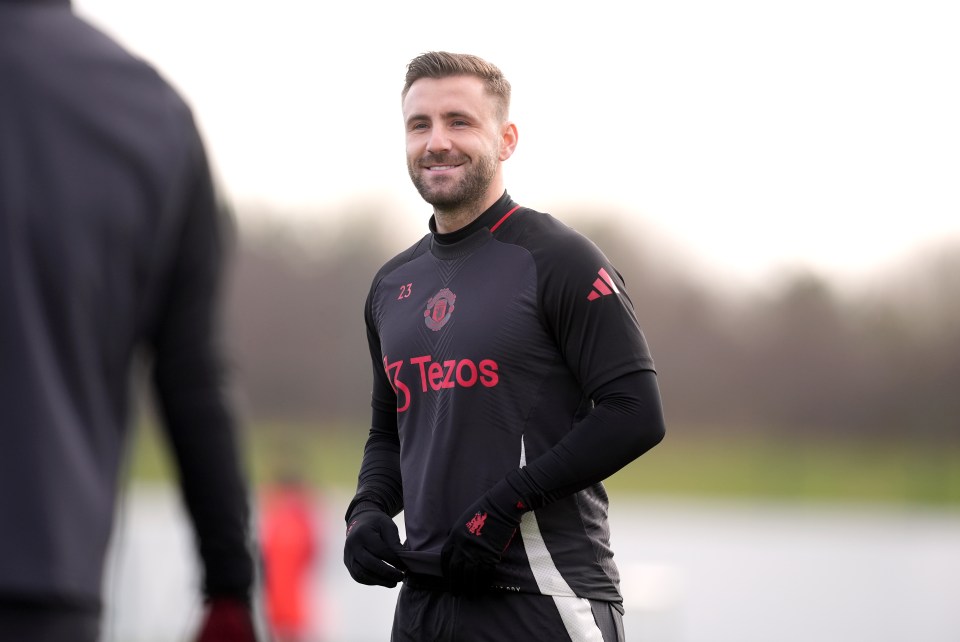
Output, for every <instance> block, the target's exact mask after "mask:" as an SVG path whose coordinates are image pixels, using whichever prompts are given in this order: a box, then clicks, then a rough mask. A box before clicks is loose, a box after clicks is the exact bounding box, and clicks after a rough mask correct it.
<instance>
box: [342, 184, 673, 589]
mask: <svg viewBox="0 0 960 642" xmlns="http://www.w3.org/2000/svg"><path fill="white" fill-rule="evenodd" d="M366 324H367V335H368V339H369V344H370V355H371V358H372V361H373V373H374V382H373V400H372V403H373V421H372V427H371V430H370V435H369V437H368V441H367V445H366V449H365V452H364V457H363V462H362V465H361V470H360V475H359V484H358V491H357V494H356V496H355V498H354V500H353V501H352V502H351V505H350V507H349V508H348V511H347V516H348V518H349V516H350V514H351V512H352V511H354V510H356V511H360V510H364V509H366V508H369V507H374V506H375V507H376V508H378V509H379V510H383V511H385V512H387V513H388V514H390V515H396V514H397V513H399V512H400V511H401V510H402V511H404V524H405V527H406V536H407V541H406V546H407V547H408V548H409V549H410V550H411V551H418V552H425V553H428V554H429V553H430V552H439V550H440V549H441V548H442V546H443V543H444V541H445V539H446V537H447V534H448V533H449V531H450V529H451V528H453V527H454V526H455V524H454V520H456V519H457V518H458V517H459V516H460V515H461V514H462V513H463V512H464V511H465V510H466V509H467V507H468V506H470V505H471V504H472V503H473V502H474V501H475V500H476V499H477V498H479V497H480V496H481V495H482V494H483V493H484V492H486V491H487V490H488V489H489V488H490V487H492V486H493V485H494V484H496V483H497V482H498V481H499V480H501V479H502V478H503V477H504V476H505V475H507V473H509V472H510V471H511V470H516V469H517V468H519V467H524V471H525V472H524V474H525V475H526V479H527V481H528V483H529V484H530V485H531V486H532V487H534V488H535V489H537V496H536V497H533V498H529V500H530V501H531V503H532V507H533V508H535V509H536V510H534V511H532V512H530V513H527V514H525V515H524V516H523V520H522V522H521V526H520V529H519V535H520V536H519V537H517V538H514V541H513V542H512V543H511V544H510V546H509V548H508V549H507V551H506V552H505V554H504V558H503V561H502V563H501V564H500V565H499V566H498V568H497V576H496V578H495V584H496V585H497V586H499V587H502V588H506V589H508V590H515V591H524V592H533V593H542V594H546V595H561V596H577V597H581V598H591V599H600V600H608V601H613V602H619V601H620V599H621V598H620V594H619V576H618V572H617V569H616V566H615V564H614V562H613V552H612V550H611V548H610V538H609V527H608V520H607V495H606V492H605V490H604V488H603V485H602V483H601V482H602V480H603V479H604V478H606V477H607V476H609V475H610V474H612V473H614V472H615V471H616V470H618V469H619V468H621V467H623V466H624V465H626V464H627V463H629V462H630V461H632V460H633V459H635V458H636V457H638V456H639V455H640V454H642V453H643V452H645V451H646V450H647V449H649V448H651V447H652V446H654V445H655V444H656V443H658V442H659V441H660V439H661V438H662V437H663V432H664V425H663V416H662V411H661V407H660V397H659V391H658V389H657V385H656V376H655V373H654V363H653V359H652V357H651V356H650V352H649V350H648V347H647V342H646V340H645V339H644V336H643V333H642V332H641V329H640V326H639V323H638V321H637V317H636V315H635V312H634V308H633V304H632V303H631V301H630V299H629V298H628V297H627V294H626V292H625V288H624V284H623V281H622V279H621V277H620V275H619V274H618V273H617V272H616V270H615V269H614V268H613V266H612V265H611V264H610V262H609V261H608V259H607V258H606V257H605V256H604V255H603V253H602V252H601V251H600V250H599V249H598V248H597V247H596V246H595V245H594V244H593V243H592V242H590V241H589V240H588V239H586V238H585V237H584V236H582V235H580V234H579V233H577V232H575V231H574V230H573V229H571V228H570V227H568V226H566V225H564V224H563V223H561V222H560V221H558V220H557V219H555V218H554V217H552V216H550V215H549V214H544V213H540V212H536V211H534V210H532V209H529V208H525V207H520V206H518V205H517V204H516V203H515V202H513V201H512V200H511V199H510V197H509V195H507V194H506V193H504V195H503V196H502V197H501V199H500V200H499V201H498V202H497V203H495V204H494V205H493V206H492V207H491V208H490V209H488V210H487V211H486V212H484V213H483V214H482V215H481V216H480V217H479V218H478V219H477V220H475V221H474V222H473V223H471V224H470V225H468V226H467V227H465V228H463V229H462V230H458V231H457V232H454V233H452V234H437V233H435V230H434V233H431V234H427V235H426V236H425V237H424V238H423V239H421V240H420V241H419V242H417V243H416V244H415V245H413V246H412V247H411V248H410V249H408V250H406V251H404V252H402V253H401V254H399V255H398V256H396V257H395V258H393V259H391V260H390V261H388V262H387V263H386V264H385V265H384V266H383V267H382V268H381V270H380V271H379V272H378V274H377V275H376V276H375V278H374V281H373V284H372V287H371V289H370V293H369V296H368V299H367V305H366ZM461 526H462V525H461Z"/></svg>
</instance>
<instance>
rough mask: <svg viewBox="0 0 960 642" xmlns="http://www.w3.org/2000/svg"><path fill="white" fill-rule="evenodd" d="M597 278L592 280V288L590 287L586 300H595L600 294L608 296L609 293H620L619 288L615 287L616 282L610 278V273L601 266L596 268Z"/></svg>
mask: <svg viewBox="0 0 960 642" xmlns="http://www.w3.org/2000/svg"><path fill="white" fill-rule="evenodd" d="M597 274H598V275H599V276H598V277H597V280H596V281H594V282H593V288H591V290H590V293H589V294H588V295H587V301H595V300H597V299H599V298H600V297H602V296H609V295H611V294H620V290H618V289H617V284H616V283H614V282H613V279H611V278H610V275H609V274H608V273H607V271H606V270H605V269H603V268H600V269H599V270H597Z"/></svg>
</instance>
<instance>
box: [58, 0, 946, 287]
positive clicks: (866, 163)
mask: <svg viewBox="0 0 960 642" xmlns="http://www.w3.org/2000/svg"><path fill="white" fill-rule="evenodd" d="M74 6H75V8H76V10H77V12H78V13H80V14H81V15H84V16H85V17H88V18H89V19H91V21H93V22H94V23H95V24H97V25H98V26H100V27H101V28H104V29H105V30H106V31H108V32H110V33H112V34H113V35H115V36H117V37H119V38H120V39H121V40H122V41H123V42H125V43H126V44H127V45H129V46H130V47H132V48H133V49H134V50H135V51H136V52H138V53H140V54H142V55H144V56H145V57H147V58H148V59H150V60H151V61H153V62H154V63H155V64H156V66H157V67H158V68H159V69H160V70H161V72H162V73H164V74H165V75H166V76H167V77H168V78H169V79H170V80H171V81H173V82H174V84H175V85H176V86H178V87H179V88H180V89H181V90H182V92H183V93H184V94H185V96H186V97H187V99H188V100H189V101H190V103H191V104H192V105H193V107H194V110H195V112H196V115H197V118H198V120H199V121H200V124H201V127H202V129H203V131H204V134H205V136H206V138H207V140H208V143H209V145H210V148H211V155H212V156H213V158H214V161H215V163H216V165H217V168H218V171H219V173H220V174H221V176H222V178H223V180H224V182H225V184H226V186H227V188H228V190H229V192H230V195H231V197H232V198H233V200H234V201H237V202H239V203H261V204H266V205H273V206H276V207H277V208H279V209H280V210H282V211H285V212H288V213H289V214H288V215H287V216H288V219H287V220H289V221H291V222H296V221H297V220H298V217H302V216H304V215H305V214H304V212H306V213H309V214H310V215H312V216H316V212H317V211H319V210H320V209H322V210H323V211H329V212H331V213H333V214H332V215H336V213H337V212H339V211H344V210H345V209H347V208H346V207H345V204H349V203H351V202H355V201H358V200H364V201H369V200H371V199H379V198H385V199H390V201H391V202H392V203H395V205H394V208H393V210H394V211H391V212H385V213H384V216H385V219H392V220H393V221H395V222H396V223H397V225H398V230H402V232H400V233H403V234H407V235H409V238H410V239H411V240H412V239H413V238H415V237H416V236H417V235H418V234H419V233H421V232H422V231H423V230H424V229H425V226H424V221H425V218H426V216H427V215H428V214H429V210H428V208H426V206H425V205H424V204H423V203H422V201H420V199H419V197H418V196H417V194H416V192H415V191H414V189H413V187H412V186H411V185H410V183H409V179H408V177H407V175H406V169H405V164H404V151H403V145H404V141H403V129H402V122H401V116H400V102H399V92H400V88H401V86H402V79H403V73H404V71H405V65H406V63H407V62H408V61H409V60H410V59H411V58H412V57H414V56H416V55H417V54H419V53H421V52H423V51H427V50H431V49H446V50H450V51H464V52H470V53H476V54H478V55H481V56H483V57H485V58H488V59H489V60H491V61H492V62H494V63H496V64H498V65H499V66H500V67H501V68H502V69H503V70H504V72H505V73H506V75H507V77H508V78H509V79H510V80H511V82H512V84H513V86H514V103H513V109H512V114H511V116H512V118H513V120H514V121H515V122H516V123H517V125H518V128H519V132H520V143H519V146H518V149H517V152H516V154H515V155H514V157H513V158H511V159H510V160H508V161H507V166H506V177H507V189H508V190H509V191H510V193H511V195H513V196H514V197H515V198H516V199H517V200H518V201H520V202H521V203H522V204H524V205H529V206H530V207H534V208H536V209H541V210H547V211H550V210H555V209H558V208H559V207H561V206H563V207H564V209H565V210H569V209H570V208H571V206H576V209H577V211H582V212H583V215H584V216H588V215H590V214H591V213H596V215H603V216H607V215H608V212H610V211H617V212H620V213H621V216H622V217H623V218H624V219H626V220H633V221H636V222H637V223H638V225H641V226H643V227H644V229H650V230H654V231H656V232H657V233H659V234H664V235H666V236H667V237H668V238H670V239H672V240H673V241H674V242H676V243H677V244H678V245H680V246H682V247H683V248H685V249H686V251H687V252H689V253H690V255H691V256H696V257H699V259H698V260H699V261H701V263H702V264H704V265H707V266H709V267H710V268H711V269H714V270H717V271H718V272H719V273H726V274H729V275H731V276H742V277H746V278H754V277H756V276H757V275H761V274H766V273H769V272H771V271H774V270H777V269H779V268H781V267H783V266H792V265H809V266H811V267H814V268H816V269H821V270H827V271H830V272H832V273H834V274H838V275H856V274H861V273H864V272H868V271H870V270H872V269H874V268H876V267H878V266H883V265H886V264H887V263H889V262H890V261H893V260H896V259H898V258H899V257H902V256H903V255H905V254H906V253H908V252H910V251H911V250H913V249H914V248H916V247H919V246H922V245H924V244H926V243H929V242H931V241H936V240H938V239H940V240H942V239H945V238H948V237H960V117H958V116H957V114H960V37H958V34H960V3H957V2H954V1H952V0H943V1H936V0H911V1H909V2H908V1H899V0H898V1H890V2H883V1H873V2H870V1H866V0H805V1H803V2H799V1H797V2H788V1H779V2H770V1H769V0H754V1H750V0H737V1H733V2H715V1H711V0H671V1H668V0H659V1H656V2H641V3H624V2H621V1H619V0H617V1H612V0H594V1H592V2H584V3H577V4H572V3H564V2H540V1H524V0H509V1H506V0H503V1H501V0H494V1H492V2H480V3H449V4H447V3H433V4H423V3H412V4H411V3H397V2H389V1H386V0H373V1H370V2H338V3H319V2H308V1H307V0H271V1H270V2H266V1H264V2H245V1H243V0H232V1H228V0H164V1H160V0H74ZM628 7H629V10H628ZM297 212H300V214H297ZM414 228H415V229H414Z"/></svg>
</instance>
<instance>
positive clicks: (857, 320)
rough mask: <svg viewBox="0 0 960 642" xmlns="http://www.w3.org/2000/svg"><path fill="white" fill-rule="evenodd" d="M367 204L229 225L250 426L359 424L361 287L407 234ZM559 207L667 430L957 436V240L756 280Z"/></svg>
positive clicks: (365, 401) (363, 363)
mask: <svg viewBox="0 0 960 642" xmlns="http://www.w3.org/2000/svg"><path fill="white" fill-rule="evenodd" d="M377 209H378V208H376V207H373V206H370V207H368V208H367V209H366V210H363V209H362V208H361V209H359V210H358V211H357V212H354V213H352V215H351V216H349V217H347V218H346V220H348V221H349V222H347V223H344V224H342V225H341V226H340V227H338V228H335V229H333V230H330V229H324V230H322V231H321V228H319V227H318V228H317V230H315V231H314V232H313V233H309V232H305V231H303V230H293V229H290V228H283V227H279V226H277V227H275V228H272V229H270V230H267V231H265V230H264V229H263V228H261V229H258V230H255V231H249V230H248V231H242V230H243V228H241V233H240V234H239V236H238V243H237V245H236V252H235V254H234V257H233V262H232V263H231V266H230V270H229V283H228V285H229V287H228V301H227V303H228V305H227V308H226V319H225V321H226V323H225V327H226V340H227V344H228V346H229V351H230V354H231V359H232V361H231V363H232V368H233V375H234V380H235V382H236V388H237V391H238V393H239V398H240V400H241V408H242V409H243V412H244V414H245V416H246V417H247V419H248V421H249V422H250V424H251V425H252V426H254V427H255V426H257V425H262V424H264V423H266V422H285V423H289V424H301V425H314V426H316V425H319V426H326V427H331V426H353V427H355V426H363V425H365V424H367V422H368V420H369V401H370V377H371V368H372V367H373V365H372V363H371V360H370V358H369V355H368V351H367V344H366V335H365V329H364V323H363V304H364V300H365V298H366V295H367V291H368V289H369V286H370V281H371V279H372V277H373V275H374V273H375V272H376V270H377V269H378V268H379V267H380V265H381V264H382V263H383V262H384V261H385V260H386V259H388V258H390V257H391V256H393V254H395V253H396V252H398V251H400V250H402V249H403V248H405V247H407V246H408V245H410V244H412V243H413V242H414V241H415V240H416V239H417V238H418V233H417V232H412V233H411V234H410V235H409V236H408V237H406V238H402V239H396V238H392V237H388V236H387V233H386V227H387V226H385V225H383V222H382V220H381V216H382V215H383V214H382V212H380V211H377ZM558 216H559V217H560V218H561V219H564V217H563V216H562V213H558ZM260 218H261V219H262V218H263V216H262V215H261V217H260ZM564 220H566V219H564ZM567 222H568V223H570V224H571V225H573V226H574V227H576V228H578V229H580V230H581V231H583V232H584V233H586V234H587V235H588V236H590V238H592V239H593V240H594V241H595V242H596V243H597V245H599V246H600V247H601V248H602V249H603V250H604V252H605V253H606V254H607V256H608V257H610V259H611V260H612V261H613V263H614V264H615V265H616V267H617V268H618V270H619V271H620V272H621V274H622V275H623V277H624V279H625V281H626V284H627V289H628V292H629V294H630V297H631V299H632V300H633V302H634V305H635V307H636V310H637V315H638V317H639V319H640V322H641V325H642V327H643V330H644V333H645V335H646V336H647V339H648V341H649V343H650V345H651V349H652V351H653V354H654V358H655V360H656V363H657V370H658V375H659V381H660V386H661V393H662V395H663V400H664V407H665V413H666V417H667V421H668V429H673V430H674V431H679V432H683V433H688V434H702V433H703V432H707V431H709V432H715V431H721V432H730V431H735V432H737V433H740V434H747V435H752V434H756V435H758V436H759V435H763V436H777V437H791V438H794V437H795V438H805V437H817V438H828V437H837V438H847V437H851V438H858V439H859V438H863V439H871V438H876V439H906V440H925V441H933V442H938V441H950V442H954V443H956V442H958V441H960V394H958V393H957V389H958V387H960V386H958V384H960V245H958V244H956V243H954V244H949V243H948V244H944V246H942V247H939V248H929V249H928V250H927V251H925V252H923V253H918V255H917V256H916V257H915V258H914V259H913V260H912V261H907V262H905V263H904V264H901V265H897V266H886V267H884V268H878V271H877V274H876V275H875V278H874V279H873V282H872V284H867V283H863V284H861V285H860V286H858V287H852V288H851V287H847V288H841V287H839V286H838V285H837V284H836V283H834V282H832V281H831V280H830V279H829V278H828V277H827V276H824V275H822V274H818V273H816V272H813V271H797V272H795V273H793V274H790V275H786V276H784V277H782V278H781V279H779V280H778V281H777V282H776V283H771V284H769V285H768V286H767V287H764V288H749V287H746V286H743V287H740V288H737V287H733V288H731V287H730V286H729V285H725V284H721V283H718V282H717V281H715V280H713V279H711V277H710V275H708V274H698V273H696V272H694V271H691V270H689V269H687V267H686V266H684V265H681V264H679V261H672V260H671V259H670V258H669V256H665V254H664V253H663V252H657V251H656V248H655V239H644V238H643V236H642V234H641V235H635V234H628V233H626V232H625V230H624V229H623V226H622V225H621V224H618V223H616V218H615V217H612V216H611V217H604V216H597V217H595V218H594V219H593V220H592V221H575V222H571V221H569V220H568V221H567ZM424 231H425V226H424Z"/></svg>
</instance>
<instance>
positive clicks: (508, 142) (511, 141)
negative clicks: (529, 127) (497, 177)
mask: <svg viewBox="0 0 960 642" xmlns="http://www.w3.org/2000/svg"><path fill="white" fill-rule="evenodd" d="M518 138H519V134H518V133H517V126H516V125H515V124H513V123H511V122H507V123H504V125H503V128H502V130H501V132H500V160H502V161H505V160H507V159H508V158H510V157H511V156H513V152H514V150H516V149H517V139H518Z"/></svg>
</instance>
